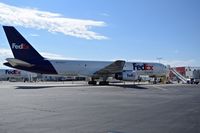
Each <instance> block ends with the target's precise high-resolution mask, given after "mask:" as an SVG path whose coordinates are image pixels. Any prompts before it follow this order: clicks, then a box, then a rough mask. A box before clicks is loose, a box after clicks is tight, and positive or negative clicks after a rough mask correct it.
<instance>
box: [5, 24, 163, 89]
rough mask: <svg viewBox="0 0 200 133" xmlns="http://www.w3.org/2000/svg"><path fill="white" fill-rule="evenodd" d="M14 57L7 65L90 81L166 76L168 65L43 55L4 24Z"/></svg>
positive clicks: (13, 29)
mask: <svg viewBox="0 0 200 133" xmlns="http://www.w3.org/2000/svg"><path fill="white" fill-rule="evenodd" d="M3 29H4V31H5V34H6V36H7V39H8V42H9V45H10V48H11V50H12V53H13V55H14V58H7V59H6V60H7V62H6V63H4V65H6V66H8V67H12V68H16V69H21V70H25V71H30V72H35V73H41V74H59V75H66V76H87V77H91V80H90V81H89V82H88V84H93V85H95V84H97V80H99V79H101V81H100V82H99V84H100V85H105V84H109V83H108V81H107V78H108V77H114V78H116V79H118V80H129V81H133V80H137V79H138V77H139V75H149V76H165V75H166V74H167V68H166V66H165V65H163V64H160V63H147V62H125V61H124V60H116V61H113V62H112V61H80V60H52V59H47V58H44V57H43V56H41V55H40V54H39V53H38V52H37V51H36V50H35V49H34V48H33V47H32V46H31V44H30V43H29V42H28V41H27V40H26V39H25V38H24V37H23V36H22V35H21V34H20V33H19V32H18V31H17V30H16V29H15V28H14V27H12V26H3Z"/></svg>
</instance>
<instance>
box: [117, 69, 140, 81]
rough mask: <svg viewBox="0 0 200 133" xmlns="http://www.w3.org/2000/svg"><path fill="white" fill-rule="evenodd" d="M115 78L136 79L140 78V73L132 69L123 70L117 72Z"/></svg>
mask: <svg viewBox="0 0 200 133" xmlns="http://www.w3.org/2000/svg"><path fill="white" fill-rule="evenodd" d="M115 78H116V79H117V80H124V81H135V80H137V79H138V74H137V73H136V72H135V71H132V70H124V71H123V72H120V73H116V74H115Z"/></svg>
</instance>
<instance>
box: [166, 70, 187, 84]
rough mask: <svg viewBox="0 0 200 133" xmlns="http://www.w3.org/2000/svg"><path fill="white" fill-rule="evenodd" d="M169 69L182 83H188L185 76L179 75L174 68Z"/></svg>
mask: <svg viewBox="0 0 200 133" xmlns="http://www.w3.org/2000/svg"><path fill="white" fill-rule="evenodd" d="M170 70H171V72H172V73H173V74H174V75H175V76H177V77H178V78H179V79H180V80H181V81H182V82H183V83H188V81H189V80H188V79H187V78H185V77H184V76H183V75H181V74H180V73H179V72H178V71H176V69H175V68H171V69H170Z"/></svg>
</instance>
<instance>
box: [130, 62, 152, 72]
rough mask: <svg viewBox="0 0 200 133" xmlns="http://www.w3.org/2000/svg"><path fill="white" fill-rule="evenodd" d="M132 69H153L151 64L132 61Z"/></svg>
mask: <svg viewBox="0 0 200 133" xmlns="http://www.w3.org/2000/svg"><path fill="white" fill-rule="evenodd" d="M133 70H142V71H143V70H153V66H151V65H149V64H146V63H144V64H141V65H140V64H137V63H133Z"/></svg>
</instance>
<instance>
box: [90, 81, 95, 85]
mask: <svg viewBox="0 0 200 133" xmlns="http://www.w3.org/2000/svg"><path fill="white" fill-rule="evenodd" d="M88 84H89V85H96V84H97V81H88Z"/></svg>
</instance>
